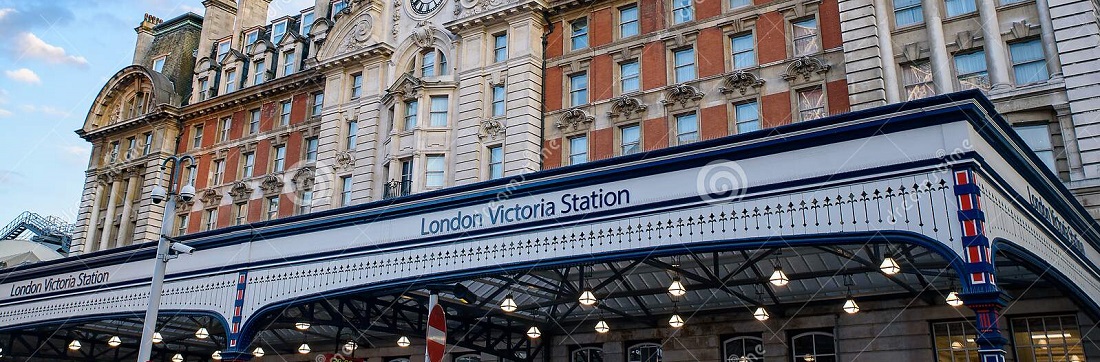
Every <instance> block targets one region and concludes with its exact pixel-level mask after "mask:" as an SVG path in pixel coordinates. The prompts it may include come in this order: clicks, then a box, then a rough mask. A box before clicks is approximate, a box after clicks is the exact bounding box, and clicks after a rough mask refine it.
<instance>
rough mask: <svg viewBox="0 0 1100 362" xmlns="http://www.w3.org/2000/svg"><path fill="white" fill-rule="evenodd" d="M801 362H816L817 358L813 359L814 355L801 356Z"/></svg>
mask: <svg viewBox="0 0 1100 362" xmlns="http://www.w3.org/2000/svg"><path fill="white" fill-rule="evenodd" d="M802 360H803V361H806V362H814V361H816V360H817V358H815V357H814V355H812V354H809V353H807V354H806V355H805V356H802Z"/></svg>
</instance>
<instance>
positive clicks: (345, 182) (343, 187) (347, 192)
mask: <svg viewBox="0 0 1100 362" xmlns="http://www.w3.org/2000/svg"><path fill="white" fill-rule="evenodd" d="M349 205H351V176H343V177H340V206H349Z"/></svg>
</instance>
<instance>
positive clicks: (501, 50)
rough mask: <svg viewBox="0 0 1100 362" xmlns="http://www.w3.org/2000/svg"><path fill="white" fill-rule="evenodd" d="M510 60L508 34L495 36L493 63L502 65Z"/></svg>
mask: <svg viewBox="0 0 1100 362" xmlns="http://www.w3.org/2000/svg"><path fill="white" fill-rule="evenodd" d="M507 59H508V33H500V34H497V35H493V61H494V62H497V63H500V62H503V61H505V60H507Z"/></svg>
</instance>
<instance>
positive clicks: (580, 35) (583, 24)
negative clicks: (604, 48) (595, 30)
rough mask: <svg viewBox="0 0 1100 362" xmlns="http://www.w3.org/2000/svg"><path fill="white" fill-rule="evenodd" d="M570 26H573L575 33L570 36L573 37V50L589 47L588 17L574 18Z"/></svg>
mask: <svg viewBox="0 0 1100 362" xmlns="http://www.w3.org/2000/svg"><path fill="white" fill-rule="evenodd" d="M570 26H571V27H572V28H573V33H572V35H571V37H570V39H572V42H571V43H572V45H571V49H572V50H577V49H584V48H587V47H588V19H587V18H580V19H577V20H574V21H573V22H572V23H571V24H570Z"/></svg>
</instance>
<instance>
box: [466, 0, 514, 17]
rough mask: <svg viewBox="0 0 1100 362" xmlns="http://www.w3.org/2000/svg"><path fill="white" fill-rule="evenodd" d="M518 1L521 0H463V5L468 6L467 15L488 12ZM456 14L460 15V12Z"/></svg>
mask: <svg viewBox="0 0 1100 362" xmlns="http://www.w3.org/2000/svg"><path fill="white" fill-rule="evenodd" d="M517 2H519V0H461V3H462V6H463V7H465V8H466V11H465V12H466V16H474V15H478V14H482V13H487V12H489V11H493V10H496V9H501V8H504V7H507V6H509V5H512V4H515V3H517ZM455 15H458V12H456V13H455Z"/></svg>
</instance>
